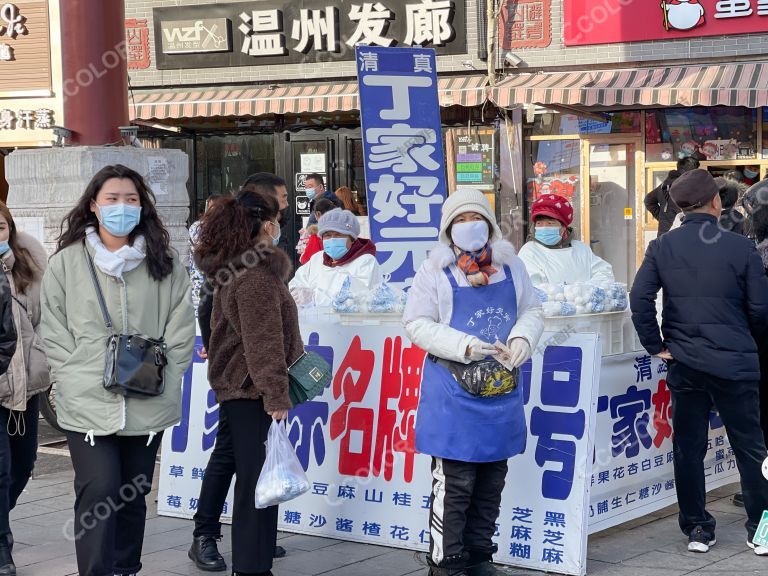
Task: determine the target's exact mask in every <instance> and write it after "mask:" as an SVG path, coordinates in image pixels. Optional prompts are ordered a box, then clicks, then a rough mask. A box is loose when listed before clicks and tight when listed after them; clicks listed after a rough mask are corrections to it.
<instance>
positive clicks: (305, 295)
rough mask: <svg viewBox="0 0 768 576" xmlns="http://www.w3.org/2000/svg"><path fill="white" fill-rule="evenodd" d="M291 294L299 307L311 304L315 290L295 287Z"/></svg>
mask: <svg viewBox="0 0 768 576" xmlns="http://www.w3.org/2000/svg"><path fill="white" fill-rule="evenodd" d="M291 296H293V300H294V302H296V306H299V307H303V306H309V305H311V304H312V302H314V299H315V293H314V291H313V290H311V289H309V288H294V289H293V290H291Z"/></svg>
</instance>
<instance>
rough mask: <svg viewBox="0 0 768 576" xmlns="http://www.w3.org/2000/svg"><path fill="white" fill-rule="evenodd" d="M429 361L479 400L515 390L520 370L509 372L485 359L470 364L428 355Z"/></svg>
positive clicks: (494, 362)
mask: <svg viewBox="0 0 768 576" xmlns="http://www.w3.org/2000/svg"><path fill="white" fill-rule="evenodd" d="M429 359H430V360H431V361H432V362H434V363H435V364H438V365H440V366H443V367H444V368H446V369H447V370H448V372H449V373H450V374H451V376H453V378H454V380H456V382H457V383H458V385H459V386H461V387H462V388H463V389H464V390H465V391H466V392H468V393H469V394H471V395H472V396H477V397H479V398H496V397H498V396H503V395H505V394H510V393H512V392H514V391H515V390H516V389H517V385H518V382H519V380H520V369H519V368H515V369H514V370H509V369H507V368H505V367H504V366H503V365H502V364H501V363H500V362H499V361H498V360H494V359H493V358H487V359H485V360H480V361H478V362H471V363H470V364H462V363H461V362H454V361H453V360H445V359H444V358H438V357H437V356H435V355H433V354H430V355H429Z"/></svg>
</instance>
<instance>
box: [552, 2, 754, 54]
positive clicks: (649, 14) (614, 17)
mask: <svg viewBox="0 0 768 576" xmlns="http://www.w3.org/2000/svg"><path fill="white" fill-rule="evenodd" d="M564 2H565V3H564V15H563V36H564V39H565V45H566V46H584V45H589V44H612V43H624V42H643V41H648V40H673V39H680V38H694V37H697V36H732V35H735V34H749V33H756V32H768V0H597V1H595V0H564ZM669 56H670V57H673V56H674V54H670V55H669Z"/></svg>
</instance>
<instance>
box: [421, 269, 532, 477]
mask: <svg viewBox="0 0 768 576" xmlns="http://www.w3.org/2000/svg"><path fill="white" fill-rule="evenodd" d="M504 273H505V274H506V279H505V280H503V281H502V282H497V283H495V284H490V285H488V286H481V287H478V288H473V287H471V286H467V287H460V286H459V285H458V283H457V282H456V279H455V278H454V277H453V274H452V273H451V271H450V270H449V269H448V268H446V269H445V275H446V276H447V277H448V281H449V282H450V283H451V287H452V288H453V314H452V316H451V324H450V326H451V328H455V329H456V330H460V331H462V332H464V333H466V334H469V335H471V336H477V337H478V338H480V339H481V340H483V341H485V342H488V343H491V344H493V343H494V342H496V340H497V339H498V340H500V341H501V342H505V343H506V341H507V338H508V336H509V333H510V332H511V330H512V328H513V327H514V325H515V323H516V322H517V292H516V291H515V284H514V282H513V281H512V272H511V271H510V269H509V267H508V266H504ZM526 437H527V427H526V423H525V412H524V410H523V396H522V387H521V386H518V387H517V388H516V389H515V390H514V391H513V392H510V393H509V394H505V395H502V396H496V397H490V398H479V397H476V396H472V395H471V394H469V393H468V392H466V391H465V390H464V389H463V388H462V387H461V386H459V384H458V383H457V382H456V380H454V378H453V377H452V376H451V374H450V373H449V372H448V369H447V368H445V367H443V366H440V365H438V364H435V363H434V362H433V361H431V360H430V359H429V358H427V360H426V361H425V365H424V372H423V379H422V384H421V398H420V400H419V410H418V415H417V417H416V450H418V451H419V452H421V453H422V454H429V455H431V456H436V457H438V458H447V459H449V460H459V461H462V462H496V461H499V460H506V459H507V458H510V457H512V456H515V455H516V454H520V453H521V452H523V451H524V450H525V441H526Z"/></svg>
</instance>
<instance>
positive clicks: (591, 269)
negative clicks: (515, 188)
mask: <svg viewBox="0 0 768 576" xmlns="http://www.w3.org/2000/svg"><path fill="white" fill-rule="evenodd" d="M572 223H573V205H572V204H571V203H570V202H569V201H568V200H567V199H566V198H563V197H562V196H558V195H557V194H545V195H544V196H541V197H540V198H539V199H538V200H536V201H535V202H534V203H533V206H532V207H531V224H532V226H531V233H530V236H529V240H528V242H526V243H525V244H524V245H523V247H522V248H521V249H520V259H521V260H522V261H523V263H524V264H525V267H526V269H527V270H528V274H530V276H531V281H532V282H533V284H534V286H539V285H541V284H559V283H561V282H567V283H568V284H573V283H576V282H589V281H600V280H608V281H613V279H614V278H613V268H612V267H611V265H610V264H609V263H608V262H606V261H605V260H603V259H602V258H600V257H598V256H597V255H595V253H594V252H592V249H591V248H590V247H589V246H587V245H586V244H584V243H583V242H580V241H579V240H574V239H573V228H571V224H572Z"/></svg>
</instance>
